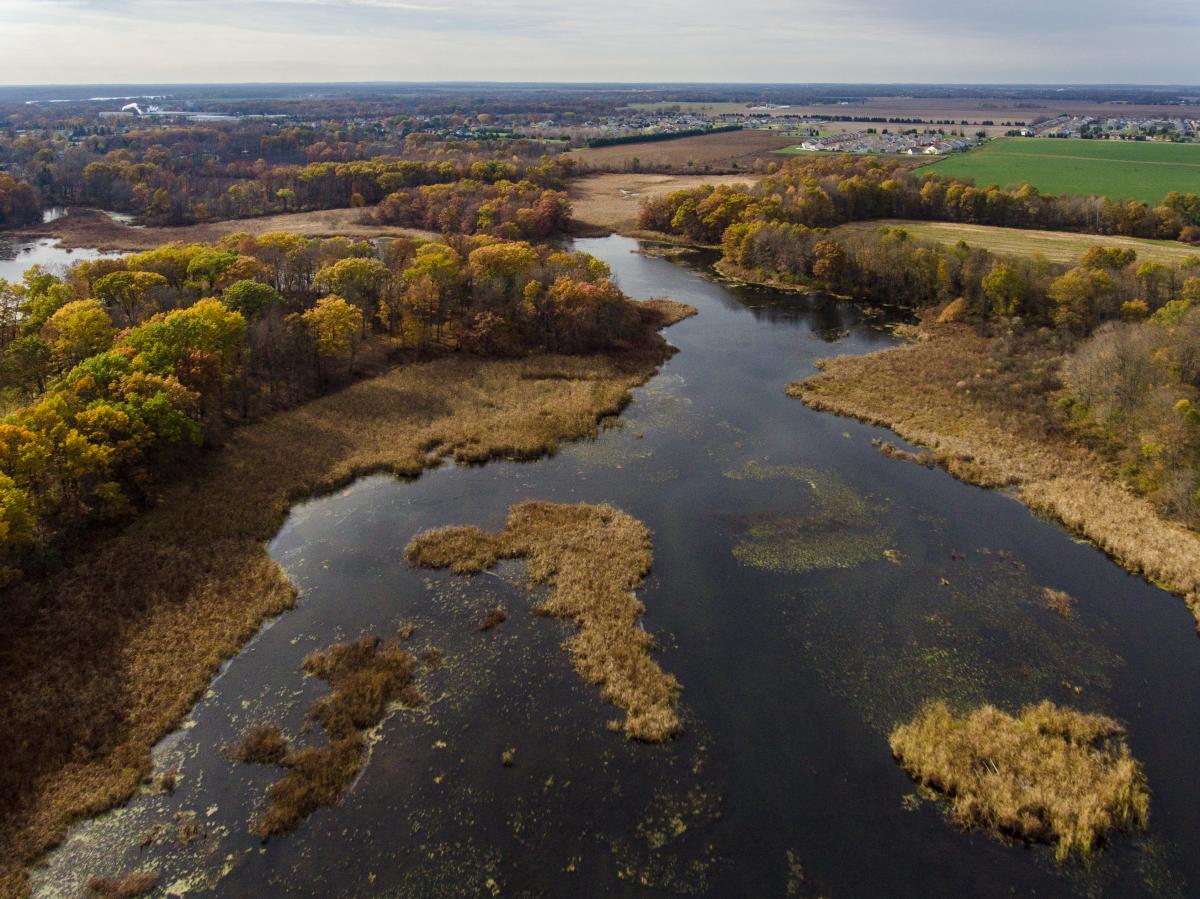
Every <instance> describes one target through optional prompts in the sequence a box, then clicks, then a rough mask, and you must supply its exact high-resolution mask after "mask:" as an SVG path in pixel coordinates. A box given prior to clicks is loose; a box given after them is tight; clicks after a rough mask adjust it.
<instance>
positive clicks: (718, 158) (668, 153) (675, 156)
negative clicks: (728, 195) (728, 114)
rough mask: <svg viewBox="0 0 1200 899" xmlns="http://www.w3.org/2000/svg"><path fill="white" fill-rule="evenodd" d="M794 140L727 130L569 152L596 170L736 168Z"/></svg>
mask: <svg viewBox="0 0 1200 899" xmlns="http://www.w3.org/2000/svg"><path fill="white" fill-rule="evenodd" d="M795 142H796V138H795V137H788V136H786V135H784V134H782V133H781V132H778V131H754V130H745V131H726V132H722V133H720V134H702V135H699V136H697V137H681V138H678V139H677V140H661V141H653V142H647V143H634V144H620V145H617V146H611V147H590V148H588V149H585V150H576V151H575V152H574V153H573V154H572V155H573V156H575V157H576V158H578V159H579V160H580V161H581V162H584V163H587V164H588V165H589V166H591V167H592V168H594V169H596V170H597V171H607V172H627V171H636V170H638V169H640V170H642V171H653V172H688V173H691V172H695V173H697V174H703V173H706V172H714V173H718V172H738V171H744V170H752V169H753V168H754V165H755V162H756V161H758V160H766V159H769V158H770V154H771V153H772V151H774V150H778V149H779V148H781V147H787V146H790V145H792V144H794V143H795Z"/></svg>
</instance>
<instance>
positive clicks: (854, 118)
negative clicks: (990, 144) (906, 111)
mask: <svg viewBox="0 0 1200 899" xmlns="http://www.w3.org/2000/svg"><path fill="white" fill-rule="evenodd" d="M805 118H806V119H816V120H818V121H821V122H869V123H871V124H876V123H878V124H883V125H888V124H895V125H971V124H978V125H994V124H996V123H995V120H993V119H983V120H982V121H980V122H974V123H973V122H970V121H968V120H967V119H959V120H957V121H955V120H954V119H922V118H899V117H895V116H892V117H888V116H865V115H806V116H805ZM1004 124H1005V125H1024V124H1025V123H1024V122H1005V123H1004Z"/></svg>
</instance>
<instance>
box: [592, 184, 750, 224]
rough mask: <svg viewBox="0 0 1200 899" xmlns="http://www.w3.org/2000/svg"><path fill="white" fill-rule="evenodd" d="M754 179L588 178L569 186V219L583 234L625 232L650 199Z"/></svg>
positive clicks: (635, 222)
mask: <svg viewBox="0 0 1200 899" xmlns="http://www.w3.org/2000/svg"><path fill="white" fill-rule="evenodd" d="M757 179H758V176H757V175H712V176H702V175H648V174H632V173H631V174H627V175H621V174H610V175H588V176H587V177H585V178H577V179H575V180H574V181H573V182H572V184H571V193H570V196H571V206H572V207H573V210H574V211H573V213H572V218H573V219H574V220H575V222H576V223H578V225H579V226H580V227H581V228H582V229H583V230H585V231H591V230H595V231H599V232H609V231H621V232H626V231H628V230H630V229H632V228H635V227H636V226H637V216H638V208H639V207H640V206H641V204H642V202H643V201H644V200H646V199H648V198H650V197H659V196H662V195H663V194H668V193H671V192H672V191H676V190H686V189H688V188H693V187H699V186H700V185H702V184H746V183H748V182H753V181H756V180H757Z"/></svg>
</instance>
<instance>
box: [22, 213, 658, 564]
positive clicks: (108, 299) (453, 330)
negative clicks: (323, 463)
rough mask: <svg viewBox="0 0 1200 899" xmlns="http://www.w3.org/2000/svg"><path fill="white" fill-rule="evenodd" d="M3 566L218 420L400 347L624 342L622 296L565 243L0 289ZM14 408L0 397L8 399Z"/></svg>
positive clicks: (143, 478)
mask: <svg viewBox="0 0 1200 899" xmlns="http://www.w3.org/2000/svg"><path fill="white" fill-rule="evenodd" d="M0 315H2V316H3V321H2V328H0V353H2V356H0V359H2V367H0V383H2V385H3V388H2V389H3V392H4V396H5V398H6V401H7V402H8V404H9V406H10V408H12V411H10V412H9V414H8V415H7V416H6V417H5V418H4V419H3V421H2V423H0V543H2V546H3V550H2V552H3V557H4V558H3V563H4V565H5V576H6V577H7V578H12V577H16V576H18V575H19V574H20V572H21V571H22V570H24V569H28V568H29V567H30V566H36V565H40V564H43V563H46V562H48V561H50V560H51V558H52V555H53V548H54V546H55V545H56V544H57V542H58V541H59V540H60V539H61V538H62V536H63V535H64V534H66V533H70V532H72V531H74V530H77V529H78V528H79V527H81V526H82V525H84V524H86V523H88V522H92V521H113V520H120V519H122V518H124V517H126V516H128V515H129V514H130V513H131V512H133V511H135V510H136V508H137V507H138V506H139V505H140V504H142V503H143V502H144V501H145V500H146V498H147V495H148V492H149V491H151V490H152V488H153V485H154V483H155V482H156V480H157V479H160V478H161V477H164V476H168V477H169V474H170V472H171V471H173V470H175V468H176V467H177V465H178V463H179V462H180V461H182V460H184V459H186V458H188V456H189V454H191V453H193V452H194V451H195V449H196V448H198V447H200V446H202V445H206V444H207V445H216V444H219V442H220V435H221V434H222V433H223V431H224V430H225V429H226V428H227V427H228V426H229V425H230V424H231V423H233V422H236V421H238V420H244V419H247V418H252V417H257V416H260V415H262V414H263V413H265V412H267V411H269V410H271V409H277V408H281V407H285V406H290V405H294V404H296V403H298V402H301V401H303V400H305V399H307V398H310V397H312V396H314V395H316V394H318V393H320V392H322V391H325V390H328V389H330V388H331V387H334V386H337V385H339V384H342V383H344V382H346V381H347V380H349V379H351V378H353V377H354V376H355V374H356V371H357V370H358V369H359V368H361V367H362V365H363V360H364V359H367V360H368V365H375V366H376V367H377V366H378V365H379V364H380V363H381V362H382V360H384V359H387V358H391V359H396V358H398V357H399V356H400V355H402V354H409V355H414V354H415V355H416V356H418V357H428V356H430V355H432V354H439V353H445V352H454V351H458V352H463V353H476V354H482V355H488V356H513V355H522V354H526V353H529V352H534V351H549V352H556V353H589V352H595V351H601V350H613V349H621V348H628V347H630V346H632V345H635V344H637V343H638V342H639V341H640V340H641V339H642V338H643V337H644V336H645V334H646V332H647V329H646V327H645V321H644V318H643V316H642V315H641V313H640V312H639V307H638V306H636V305H635V304H633V303H632V302H630V301H629V300H628V299H627V298H626V297H625V295H624V294H622V293H621V291H620V290H618V289H617V288H616V287H615V286H614V285H613V283H612V281H611V280H610V274H609V271H608V269H607V267H606V266H605V265H604V264H602V263H600V262H598V261H597V260H595V259H593V258H591V257H589V256H586V255H584V254H580V253H572V252H564V251H560V250H556V249H553V248H551V247H548V246H534V245H530V244H528V243H524V242H511V241H504V240H499V239H496V238H493V237H488V236H484V235H479V236H475V237H469V238H457V239H453V240H451V241H450V242H447V243H430V242H416V241H410V240H391V241H384V242H381V243H380V244H379V246H378V247H376V246H375V245H374V244H371V243H367V242H359V243H355V242H351V241H349V240H347V239H345V238H332V239H326V240H318V239H309V238H304V237H300V236H297V235H292V234H286V233H274V234H264V235H261V236H259V237H250V236H246V235H235V236H232V237H230V238H228V239H226V240H224V241H222V242H221V243H220V244H218V245H181V244H173V245H168V246H164V247H161V248H159V249H155V250H151V251H147V252H143V253H137V254H133V255H129V256H125V257H122V258H117V259H100V260H95V261H89V262H81V263H77V264H75V265H74V266H72V267H71V268H70V269H69V270H68V271H67V272H66V273H65V274H63V275H62V276H58V275H55V274H52V273H50V272H46V271H44V270H42V269H39V268H36V267H35V268H33V269H30V271H29V272H28V273H27V274H26V275H25V278H24V279H23V281H22V282H21V283H19V284H9V283H5V282H3V281H0ZM13 407H15V408H13Z"/></svg>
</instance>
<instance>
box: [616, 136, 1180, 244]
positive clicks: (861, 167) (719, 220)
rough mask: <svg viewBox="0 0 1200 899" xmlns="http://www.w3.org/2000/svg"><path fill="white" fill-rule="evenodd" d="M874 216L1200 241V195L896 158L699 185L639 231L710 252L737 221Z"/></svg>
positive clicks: (653, 210) (660, 203)
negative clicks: (1124, 192)
mask: <svg viewBox="0 0 1200 899" xmlns="http://www.w3.org/2000/svg"><path fill="white" fill-rule="evenodd" d="M879 218H907V219H928V220H935V221H950V222H964V223H973V224H981V225H1000V226H1004V227H1010V228H1037V229H1045V230H1052V231H1079V232H1084V233H1089V234H1102V235H1103V234H1114V235H1123V236H1128V237H1149V238H1160V239H1171V240H1174V239H1181V240H1185V241H1200V195H1198V194H1194V193H1187V194H1183V193H1178V192H1172V193H1170V194H1168V195H1167V196H1166V197H1165V198H1164V200H1163V202H1162V203H1160V204H1158V205H1156V206H1151V205H1149V204H1147V203H1142V202H1139V201H1136V200H1130V201H1127V202H1119V201H1114V200H1110V199H1107V198H1105V197H1075V196H1052V195H1046V194H1041V193H1039V192H1038V190H1037V189H1036V188H1034V187H1033V186H1031V185H1029V184H1022V185H1020V186H1019V187H1017V188H1015V189H1012V190H1005V189H1001V188H999V187H996V186H994V185H993V186H990V187H976V186H975V184H974V183H973V182H972V181H970V180H963V179H958V178H948V177H944V176H941V175H936V174H929V175H921V174H919V173H918V172H917V171H914V170H913V169H912V167H911V164H910V163H908V162H906V161H904V160H900V159H883V158H879V157H854V156H831V157H820V158H803V159H795V160H790V161H789V162H787V163H785V164H784V165H783V166H782V167H781V168H780V169H779V170H778V171H777V172H775V173H774V174H771V175H768V176H767V177H765V178H763V179H762V180H761V181H759V182H758V183H757V184H754V185H722V186H713V185H703V186H701V187H698V188H694V189H691V190H682V191H676V192H674V193H670V194H667V195H665V196H663V197H659V198H655V199H652V200H649V201H648V202H647V203H645V204H644V205H643V206H642V209H641V213H640V216H639V224H640V226H641V227H643V228H646V229H650V230H655V231H664V232H667V233H671V234H678V235H681V236H684V237H687V238H688V239H690V240H694V241H697V242H699V243H706V244H716V243H719V242H720V240H721V237H722V235H723V234H724V232H725V229H726V228H728V227H729V226H730V225H732V224H735V223H739V222H751V221H755V220H765V221H769V222H780V223H783V222H786V223H789V224H798V225H804V226H806V227H810V228H814V227H832V226H834V225H838V224H841V223H844V222H850V221H862V220H868V219H879Z"/></svg>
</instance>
